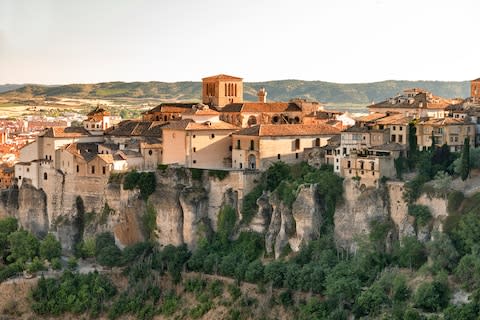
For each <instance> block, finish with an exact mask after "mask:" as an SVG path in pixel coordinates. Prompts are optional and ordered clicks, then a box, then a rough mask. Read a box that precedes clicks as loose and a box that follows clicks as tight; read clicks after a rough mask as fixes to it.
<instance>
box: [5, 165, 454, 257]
mask: <svg viewBox="0 0 480 320" xmlns="http://www.w3.org/2000/svg"><path fill="white" fill-rule="evenodd" d="M192 173H193V171H192V170H190V169H185V168H168V169H166V170H164V171H162V170H158V171H156V173H155V176H156V181H157V185H156V190H155V192H154V193H153V194H152V195H150V196H149V198H148V199H147V201H145V200H143V199H141V198H140V192H139V190H124V189H123V186H122V184H121V181H112V182H108V181H107V180H106V179H102V178H92V179H86V178H85V179H82V178H80V179H79V180H74V179H73V178H72V177H70V176H66V175H63V174H61V173H60V172H58V173H57V174H56V175H55V177H52V178H51V179H52V183H51V184H49V185H48V186H47V187H46V189H45V190H37V189H35V188H34V187H32V186H31V185H29V184H28V183H23V185H22V186H21V187H20V188H11V189H9V190H7V191H3V192H1V193H0V217H5V216H14V217H16V218H18V220H19V223H20V225H21V226H22V227H23V228H26V229H29V230H31V231H32V232H34V233H35V234H37V235H39V236H42V235H45V234H46V233H47V232H55V233H56V235H57V237H58V238H59V239H60V240H61V243H62V246H63V248H64V250H66V251H72V250H73V249H74V244H75V243H76V242H77V241H79V240H80V239H82V238H84V239H85V238H89V237H94V236H95V235H96V234H98V233H100V232H105V231H111V232H113V233H114V236H115V239H116V241H117V244H118V245H119V246H120V247H124V246H127V245H130V244H133V243H135V242H138V241H143V240H145V239H146V237H149V236H151V235H153V236H154V238H155V240H156V241H158V243H159V244H160V245H162V246H165V245H169V244H173V245H180V244H186V245H187V246H188V247H189V248H191V249H192V248H195V247H196V246H197V244H198V242H199V240H200V239H202V238H204V237H207V236H208V235H209V234H211V232H213V231H215V230H216V229H217V216H218V212H219V210H220V208H222V207H223V206H225V205H228V206H231V207H233V208H235V209H237V211H238V212H239V213H240V212H241V204H242V199H243V197H244V195H245V194H247V193H248V192H249V191H250V190H252V188H253V186H255V183H256V179H257V178H258V174H254V173H251V172H243V171H232V172H230V173H229V174H228V175H227V176H225V177H223V176H220V177H219V176H216V175H215V174H209V172H208V171H206V170H205V171H201V173H202V175H200V176H199V175H198V174H197V175H195V176H194V175H193V174H192ZM403 188H404V187H403V182H386V183H385V184H381V185H380V187H379V188H365V186H362V184H361V183H360V182H359V181H355V180H351V179H346V180H345V181H344V196H343V201H341V202H340V203H339V204H337V208H336V211H335V214H334V224H335V229H334V233H335V239H336V242H337V244H338V246H339V247H343V248H345V249H348V250H352V249H355V240H356V237H357V236H360V235H365V234H368V233H369V232H370V228H371V222H372V221H373V220H376V221H386V222H387V221H391V222H392V223H393V225H394V227H395V228H394V229H395V230H393V231H392V232H393V233H394V235H395V236H397V237H400V238H402V237H405V236H417V237H418V239H419V240H423V241H426V240H428V239H429V237H430V233H431V231H432V230H440V231H441V229H442V223H443V221H444V220H445V218H446V217H447V211H446V200H445V199H441V198H433V197H428V196H426V195H422V196H421V197H419V199H418V201H417V204H422V205H425V206H427V207H429V208H430V211H431V212H432V215H433V219H432V223H431V224H429V225H428V226H427V227H425V228H423V229H421V230H415V227H414V226H415V223H414V222H415V221H414V218H413V217H411V216H409V215H408V210H407V204H406V203H405V201H404V200H403ZM257 206H258V210H257V212H256V214H255V216H254V217H253V218H252V220H251V222H250V223H249V224H248V225H246V226H241V228H239V229H238V230H239V231H244V230H252V231H255V232H259V233H263V234H264V235H265V247H266V250H267V253H268V254H270V255H272V256H274V257H279V256H280V255H281V254H282V253H283V252H288V251H289V250H292V251H298V250H300V248H301V246H302V244H305V243H307V242H309V241H311V240H312V239H316V238H318V237H319V236H320V235H321V234H320V233H321V230H322V224H323V223H324V221H325V212H326V210H325V201H324V199H323V197H322V195H321V194H320V193H319V191H318V185H317V184H305V185H300V186H299V187H298V189H297V190H296V199H295V200H294V201H293V203H291V205H287V204H285V203H284V202H283V201H282V199H280V198H279V196H278V195H277V194H276V193H275V192H264V193H263V194H262V195H261V196H260V197H259V198H258V199H257ZM147 208H151V209H152V210H154V212H155V214H156V224H155V226H154V230H153V232H152V234H146V233H147V232H146V230H145V225H144V214H145V212H146V211H147V210H148V209H147ZM239 217H240V218H241V214H239Z"/></svg>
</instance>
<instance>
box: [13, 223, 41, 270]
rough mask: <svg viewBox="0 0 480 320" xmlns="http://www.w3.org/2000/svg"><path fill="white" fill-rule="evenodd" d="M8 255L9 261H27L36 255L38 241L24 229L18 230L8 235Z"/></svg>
mask: <svg viewBox="0 0 480 320" xmlns="http://www.w3.org/2000/svg"><path fill="white" fill-rule="evenodd" d="M8 242H9V246H10V255H9V256H8V258H7V260H8V261H10V262H14V261H20V262H27V261H28V260H32V259H33V258H34V257H35V256H37V255H38V247H39V241H38V239H37V238H36V237H35V236H34V235H33V234H31V233H30V232H28V231H26V230H19V231H15V232H13V233H11V234H10V235H9V236H8Z"/></svg>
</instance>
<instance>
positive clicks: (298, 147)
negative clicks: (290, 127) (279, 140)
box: [295, 139, 300, 150]
mask: <svg viewBox="0 0 480 320" xmlns="http://www.w3.org/2000/svg"><path fill="white" fill-rule="evenodd" d="M298 149H300V139H295V150H298Z"/></svg>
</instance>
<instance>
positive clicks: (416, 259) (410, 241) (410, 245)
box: [394, 237, 427, 269]
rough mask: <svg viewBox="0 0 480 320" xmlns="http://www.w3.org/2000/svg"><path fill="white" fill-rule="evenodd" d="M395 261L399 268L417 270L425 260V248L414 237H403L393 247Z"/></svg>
mask: <svg viewBox="0 0 480 320" xmlns="http://www.w3.org/2000/svg"><path fill="white" fill-rule="evenodd" d="M394 257H395V260H396V261H397V263H398V265H399V266H400V267H406V268H415V269H418V268H419V267H420V266H421V265H422V264H424V263H425V261H426V260H427V255H426V252H425V247H424V246H423V244H422V243H421V242H420V241H418V240H417V238H415V237H404V238H403V239H402V244H401V245H398V244H397V246H396V247H395V252H394Z"/></svg>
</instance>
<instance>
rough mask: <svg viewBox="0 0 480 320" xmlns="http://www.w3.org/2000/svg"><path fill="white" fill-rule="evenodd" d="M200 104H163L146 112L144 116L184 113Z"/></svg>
mask: <svg viewBox="0 0 480 320" xmlns="http://www.w3.org/2000/svg"><path fill="white" fill-rule="evenodd" d="M197 104H198V102H186V103H176V102H175V103H172V102H168V103H161V104H159V105H158V106H156V107H155V108H153V109H150V110H148V111H145V112H144V114H151V113H155V112H177V113H182V112H185V111H188V110H190V109H192V107H193V106H195V105H197Z"/></svg>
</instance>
